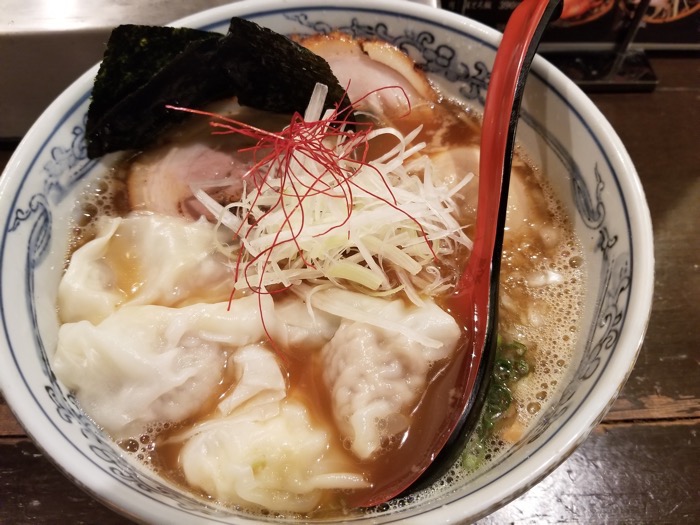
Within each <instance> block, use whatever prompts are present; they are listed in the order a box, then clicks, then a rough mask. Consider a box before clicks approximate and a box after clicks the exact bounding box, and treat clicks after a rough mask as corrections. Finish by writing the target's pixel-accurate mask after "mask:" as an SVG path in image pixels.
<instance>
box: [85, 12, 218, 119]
mask: <svg viewBox="0 0 700 525" xmlns="http://www.w3.org/2000/svg"><path fill="white" fill-rule="evenodd" d="M220 37H221V35H218V34H216V33H211V32H208V31H199V30H197V29H189V28H172V27H159V26H144V25H133V24H126V25H121V26H119V27H117V28H115V29H114V30H113V31H112V33H111V35H110V37H109V41H108V43H107V48H106V50H105V53H104V57H103V59H102V64H101V65H100V69H99V71H98V72H97V77H96V78H95V82H94V85H93V88H92V99H91V102H90V108H89V109H88V123H89V124H91V125H92V124H95V123H96V122H97V121H99V120H100V118H101V116H102V115H104V114H105V113H106V112H107V111H108V110H109V109H110V108H111V107H112V106H114V105H115V104H117V103H118V102H119V101H120V100H121V99H123V98H124V97H126V96H127V95H128V94H129V93H131V92H132V91H134V90H136V89H138V88H139V87H141V86H143V85H144V84H145V83H146V82H148V81H149V80H150V79H151V78H152V77H153V75H155V73H156V72H157V71H159V70H160V69H161V68H162V67H163V66H165V65H167V64H168V63H169V62H170V61H172V60H173V59H174V58H175V57H176V56H177V55H179V54H180V53H181V52H182V51H184V50H185V49H186V48H187V47H188V46H190V45H191V44H193V43H195V42H200V41H206V40H218V39H219V38H220Z"/></svg>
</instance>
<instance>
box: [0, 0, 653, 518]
mask: <svg viewBox="0 0 700 525" xmlns="http://www.w3.org/2000/svg"><path fill="white" fill-rule="evenodd" d="M399 7H400V10H399ZM290 9H294V10H302V9H306V10H317V9H333V10H341V11H344V10H348V9H349V10H351V11H355V10H362V11H372V12H378V13H386V14H391V15H393V14H396V13H397V12H398V13H399V14H400V15H402V16H403V17H408V18H412V17H413V18H416V19H418V20H426V21H428V22H429V23H431V24H434V25H437V26H441V27H443V28H445V29H448V30H451V31H459V32H460V33H461V32H467V31H468V32H470V35H472V36H476V37H477V38H479V39H481V40H482V42H483V43H484V44H486V45H490V46H491V47H494V46H495V45H497V43H498V41H499V40H500V34H499V33H498V32H497V31H495V30H493V29H490V28H488V27H486V26H484V25H483V24H480V23H478V22H474V21H472V20H467V19H466V18H463V17H461V16H459V15H456V14H454V13H450V12H447V11H441V12H440V14H439V15H437V14H436V10H435V8H432V7H428V6H425V5H421V4H414V3H410V2H406V1H399V0H382V1H374V0H357V1H356V2H353V4H352V5H351V6H344V5H342V4H338V3H335V4H334V5H333V6H331V7H329V6H328V5H323V4H320V3H314V2H313V1H312V0H291V1H289V0H287V1H284V2H279V1H278V0H263V1H255V0H244V1H242V2H235V3H232V4H228V5H224V6H219V7H214V8H211V9H208V10H205V11H202V12H200V13H196V14H194V15H190V16H188V17H185V18H182V19H180V20H177V21H175V22H172V23H171V24H170V25H182V26H187V27H202V28H205V29H206V28H207V27H208V26H209V25H211V24H213V23H214V22H213V21H214V20H216V21H220V20H221V19H223V18H226V17H230V16H232V15H231V13H233V14H234V15H236V13H237V14H244V16H246V17H255V16H256V15H260V14H262V13H266V14H275V13H274V12H276V11H279V12H282V11H288V10H290ZM97 67H98V66H97V65H95V66H93V67H92V68H90V69H88V71H86V72H85V73H84V74H83V75H81V76H80V77H78V79H77V80H76V81H74V82H73V83H72V84H71V85H70V86H69V87H68V88H67V89H66V90H65V91H64V92H63V93H62V94H61V95H59V97H57V99H56V100H55V101H54V102H53V103H52V104H51V105H50V106H49V107H48V108H47V109H46V110H45V111H44V112H43V113H42V115H41V116H40V117H39V119H38V120H37V121H36V122H35V124H34V125H33V126H32V127H31V128H30V130H29V131H28V132H27V134H26V135H25V138H24V139H23V140H22V142H21V143H20V145H19V146H18V147H17V150H16V152H15V154H14V155H13V156H12V157H11V159H10V161H9V162H8V164H7V166H6V168H5V171H4V174H3V176H2V177H0V197H4V198H2V199H0V201H2V206H0V211H3V212H5V208H7V209H8V210H9V209H11V208H12V205H13V204H14V201H13V202H12V203H7V201H8V199H7V198H6V195H5V194H6V193H8V192H10V191H12V190H13V187H14V186H13V185H16V181H15V180H14V179H16V178H17V177H16V176H13V175H12V174H13V173H23V172H24V171H26V168H23V166H25V165H26V164H31V163H33V162H34V161H35V160H36V158H34V159H32V160H27V154H26V153H25V151H27V152H28V153H31V152H32V151H41V149H42V148H43V147H44V146H45V144H46V142H47V141H48V139H46V140H43V139H42V137H44V136H45V135H46V128H47V127H53V131H52V132H51V133H50V134H49V137H50V136H52V134H53V132H55V130H56V129H57V128H59V127H60V126H61V124H62V122H63V120H62V119H61V118H60V117H62V116H64V115H67V114H69V113H70V112H71V111H72V110H68V111H67V110H66V107H75V105H77V104H82V103H83V102H84V100H85V96H86V95H85V93H86V91H87V92H88V93H89V90H90V86H91V85H92V79H93V78H94V76H95V74H96V72H97ZM533 72H534V74H535V75H537V76H539V77H540V78H541V79H544V81H545V83H546V84H547V85H550V87H551V85H553V86H554V87H555V88H557V89H558V92H559V93H562V92H566V93H567V95H568V96H572V97H574V98H575V99H576V105H577V106H578V105H583V107H584V108H585V109H586V111H588V112H589V114H590V115H591V116H592V117H594V118H592V119H587V122H589V123H593V124H594V125H595V126H596V127H597V128H598V129H597V130H593V131H592V135H593V136H595V137H605V138H606V141H607V142H608V144H609V145H610V147H608V148H606V149H605V151H606V152H607V153H609V154H611V153H615V155H616V158H615V159H610V162H613V161H614V162H615V163H617V164H619V165H620V166H621V170H620V171H624V173H625V174H628V176H626V177H625V179H624V181H623V182H624V184H625V187H624V188H622V189H621V190H620V192H621V193H622V194H623V195H625V197H626V199H625V200H624V204H625V205H626V206H628V207H629V208H628V209H626V213H627V215H628V223H629V226H630V228H631V232H630V233H631V239H633V240H635V241H636V242H637V245H636V246H632V251H633V252H634V253H637V252H638V253H641V254H648V255H650V257H646V258H641V257H638V258H637V259H636V260H634V264H635V271H634V273H633V279H634V280H635V281H642V282H641V284H642V285H643V284H644V279H646V280H648V283H647V284H648V286H642V285H639V284H638V285H636V286H631V293H630V296H629V298H628V303H629V310H628V313H627V318H626V323H627V324H626V326H625V327H624V330H623V337H624V339H623V337H621V339H620V340H619V341H618V348H619V349H620V350H617V349H616V352H614V353H611V354H610V356H609V358H608V361H609V362H608V365H607V366H606V367H605V370H604V372H603V373H602V374H601V376H600V377H599V378H598V380H597V382H598V383H602V384H603V385H605V387H606V388H605V389H604V390H603V389H602V388H597V389H593V390H592V391H591V395H590V396H589V397H588V399H587V400H586V402H585V406H586V410H580V409H577V410H576V411H574V412H573V413H572V414H571V415H570V417H569V418H568V419H567V420H566V421H565V422H564V423H563V424H562V428H563V429H564V430H569V432H558V433H557V434H555V435H554V436H552V437H551V438H550V439H549V440H548V442H547V443H546V444H543V445H542V446H541V447H540V448H539V449H538V450H537V451H536V452H535V453H534V454H532V455H531V456H529V457H527V458H526V459H524V460H523V461H521V462H520V463H518V464H517V465H515V466H514V467H512V468H511V469H509V470H508V472H507V473H506V474H504V475H503V476H501V478H500V479H499V480H496V481H494V482H492V483H491V484H490V485H494V484H495V485H494V488H496V489H497V488H498V487H500V486H501V485H504V484H505V485H507V486H508V487H509V491H508V492H509V493H510V494H509V496H508V497H507V499H505V500H504V498H503V496H501V495H500V494H496V493H498V492H499V491H498V490H493V491H491V492H492V493H493V495H492V496H490V497H487V495H486V494H484V496H485V497H482V498H481V501H482V503H481V505H480V507H481V509H482V511H481V512H482V514H481V515H484V514H487V513H489V512H490V511H491V510H493V509H494V508H495V507H500V506H502V505H504V504H505V503H507V502H508V501H511V500H512V499H515V498H516V497H518V496H519V495H520V494H522V493H523V492H525V491H526V490H527V489H528V488H530V487H531V486H532V485H534V484H536V483H538V482H539V481H540V480H541V479H542V478H543V477H545V476H546V475H547V474H548V473H549V472H551V471H552V470H554V469H555V468H556V467H557V466H558V465H559V464H561V463H562V462H563V461H564V460H565V459H566V457H568V455H570V454H571V453H572V452H573V451H574V450H575V448H576V447H577V446H578V445H579V444H580V443H581V442H582V441H583V440H584V439H585V438H586V437H587V435H588V434H589V433H590V432H591V431H592V430H593V428H594V426H595V425H596V424H597V423H598V422H599V421H600V420H601V419H602V418H603V417H604V415H605V413H606V412H607V409H608V408H609V407H610V405H611V403H612V401H613V400H614V399H615V398H616V397H617V395H618V394H619V391H620V389H621V388H622V386H623V385H624V383H625V381H626V380H627V377H628V376H629V373H630V372H631V369H632V367H633V365H634V361H635V360H636V357H637V356H638V353H639V350H640V348H641V344H642V341H643V338H644V334H645V332H646V327H647V323H648V319H649V314H650V311H651V302H652V294H653V275H654V261H653V235H652V226H651V217H650V213H649V209H648V206H647V204H646V199H645V197H644V191H643V188H642V186H641V182H640V180H639V178H638V176H637V173H636V170H635V168H634V166H633V164H632V161H631V158H630V157H629V155H628V154H627V152H626V149H625V148H624V145H623V144H622V142H621V140H620V139H619V137H618V136H617V134H616V133H615V131H614V130H613V128H612V126H611V125H610V123H609V122H608V121H607V120H606V119H605V117H604V116H603V115H602V113H601V112H600V111H599V110H598V109H597V108H596V107H595V105H594V104H593V103H592V102H591V101H590V99H588V97H586V95H584V94H583V92H581V91H580V90H579V89H578V88H575V86H573V84H572V83H571V81H569V80H568V79H567V78H566V77H565V76H564V75H563V73H561V72H559V71H558V70H556V69H554V68H553V66H551V65H550V64H549V63H547V62H546V61H545V60H544V59H543V58H541V57H539V56H538V57H536V58H535V60H534V62H533ZM572 86H573V87H572ZM560 96H561V95H560ZM56 122H57V123H56ZM37 145H38V146H39V147H38V149H37V147H36V146H37ZM601 149H602V147H601ZM615 180H616V181H617V183H618V184H619V183H620V181H619V179H618V178H617V177H615ZM623 190H624V191H623ZM14 198H15V199H16V198H17V194H15V195H14ZM631 217H634V218H635V220H634V221H632V220H630V218H631ZM5 234H6V232H4V233H3V237H2V244H3V247H4V243H5ZM3 321H4V319H3ZM3 328H4V330H5V336H6V337H7V330H8V327H7V326H6V325H5V324H4V323H3ZM2 344H3V347H4V341H3V342H2ZM3 349H4V348H3ZM622 349H624V350H625V351H624V352H623V351H622ZM7 368H8V367H0V389H2V392H3V395H4V397H5V399H6V401H7V404H8V406H9V407H10V409H11V410H12V412H13V413H14V414H15V416H16V417H17V419H18V421H19V422H20V423H21V424H22V425H23V427H24V428H25V429H26V431H27V434H28V435H29V436H30V437H31V438H32V440H33V441H34V442H35V443H36V444H37V446H38V447H39V448H40V449H41V450H43V451H45V453H46V455H47V457H49V458H50V459H51V460H52V461H53V462H54V463H55V464H56V465H57V466H58V467H59V469H60V470H61V471H62V472H63V473H64V474H65V475H66V476H68V477H69V478H71V479H72V480H73V481H74V482H75V483H76V484H77V485H79V486H81V487H82V488H84V489H86V490H87V491H88V492H90V493H91V494H93V495H94V496H95V497H97V499H99V500H100V501H102V502H103V503H106V504H107V505H108V506H110V507H111V508H113V509H115V510H117V511H118V512H120V513H122V514H126V515H129V516H130V517H131V518H132V519H138V517H137V516H136V515H137V514H138V516H146V514H143V507H141V506H139V505H138V504H134V503H133V502H132V500H131V499H130V498H129V493H130V492H131V489H126V490H125V491H124V494H123V495H121V498H120V499H121V501H117V500H116V499H115V497H114V487H94V486H87V485H86V484H85V483H84V482H82V481H81V480H80V479H81V476H80V474H79V472H78V471H79V470H80V469H79V467H78V466H77V465H76V466H74V465H72V464H70V465H66V464H65V463H66V461H69V459H64V460H62V461H59V460H58V458H59V457H62V456H63V455H64V454H65V452H64V451H63V450H62V446H64V445H65V444H61V443H57V442H51V441H47V440H46V439H43V438H42V437H41V436H42V430H43V428H42V421H41V412H42V410H41V404H40V402H39V400H37V399H36V398H35V397H34V394H33V392H31V390H29V385H26V387H27V391H26V393H23V394H22V395H20V393H19V390H18V388H17V387H18V386H20V387H21V384H20V381H19V380H20V378H19V377H14V376H13V375H12V374H11V373H9V372H8V370H6V369H7ZM27 396H31V397H32V398H34V402H35V404H36V406H31V407H30V408H31V410H29V411H26V409H27V407H26V406H25V405H26V400H27ZM583 404H584V403H583V402H582V403H581V406H583ZM17 407H21V409H22V413H19V410H17ZM37 416H38V417H37ZM576 428H578V429H584V430H575V429H576ZM545 445H546V446H545ZM533 465H534V466H537V468H534V469H533V468H532V467H533ZM513 477H515V478H517V480H516V483H513V482H512V481H511V478H513ZM482 492H484V491H482ZM470 495H472V494H470V493H467V494H465V495H464V496H463V497H461V498H460V499H458V500H455V501H452V502H450V503H448V504H446V505H445V506H443V507H441V508H436V509H432V510H431V511H429V512H430V514H429V515H430V516H431V517H433V516H434V517H435V519H439V520H444V521H445V522H449V521H450V520H456V519H459V516H455V515H454V509H455V508H456V507H460V504H462V505H463V504H464V501H465V498H466V497H468V496H470ZM156 510H157V509H156ZM156 510H153V511H152V512H151V515H150V516H149V517H148V519H157V518H159V517H162V516H161V515H160V514H159V513H157V512H156ZM240 519H241V520H245V518H240ZM397 519H401V518H397ZM390 521H391V520H390Z"/></svg>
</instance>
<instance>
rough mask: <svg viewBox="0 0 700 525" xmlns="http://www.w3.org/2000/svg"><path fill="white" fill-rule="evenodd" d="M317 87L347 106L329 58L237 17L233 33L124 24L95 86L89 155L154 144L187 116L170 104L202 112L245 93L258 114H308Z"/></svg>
mask: <svg viewBox="0 0 700 525" xmlns="http://www.w3.org/2000/svg"><path fill="white" fill-rule="evenodd" d="M115 33H116V35H115ZM317 82H321V83H324V84H326V85H327V86H328V87H329V94H328V97H327V99H326V107H333V106H334V105H335V104H338V103H341V102H343V103H347V100H345V92H344V90H343V88H342V87H341V86H340V84H339V83H338V80H337V79H336V77H335V75H334V74H333V72H332V71H331V68H330V66H329V65H328V63H327V62H326V61H325V60H324V59H323V58H321V57H319V56H318V55H316V54H314V53H312V52H311V51H309V50H307V49H306V48H304V47H302V46H300V45H299V44H297V43H295V42H293V41H292V40H290V39H289V38H287V37H286V36H283V35H280V34H278V33H275V32H273V31H271V30H269V29H266V28H263V27H261V26H259V25H257V24H255V23H253V22H249V21H247V20H243V19H240V18H233V19H232V20H231V25H230V28H229V32H228V33H227V34H226V35H220V34H218V33H209V32H205V31H197V30H192V29H184V28H170V27H152V26H120V27H118V28H116V29H115V30H114V32H113V34H112V37H110V40H109V42H108V45H107V50H106V52H105V57H104V60H103V63H102V66H101V68H100V71H99V73H98V75H97V78H96V80H95V86H94V88H93V93H92V100H91V104H90V108H89V110H88V123H87V126H86V138H87V150H88V156H89V157H90V158H96V157H100V156H102V155H104V154H106V153H110V152H113V151H120V150H130V149H143V148H145V147H147V146H148V145H150V144H152V143H153V142H154V141H156V140H157V138H158V137H160V136H162V134H163V132H165V131H166V130H167V129H169V128H170V127H171V126H172V125H174V124H176V123H178V122H181V121H182V120H183V118H186V114H184V113H182V112H178V111H172V110H168V109H167V108H166V105H175V106H183V107H189V108H201V107H202V106H205V105H206V104H208V103H210V102H213V101H216V100H220V99H223V98H226V97H232V96H237V97H238V99H239V102H240V103H241V104H242V105H246V106H250V107H254V108H256V109H261V110H267V111H272V112H277V113H293V112H303V111H304V109H305V108H306V105H307V104H308V101H309V98H310V96H311V92H312V91H313V89H314V86H315V84H316V83H317Z"/></svg>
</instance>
